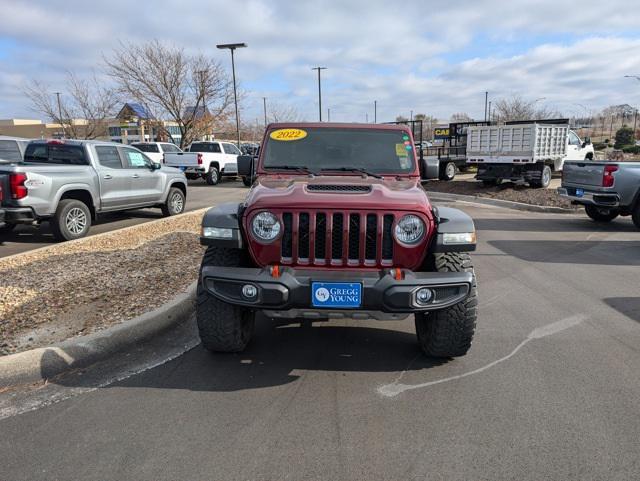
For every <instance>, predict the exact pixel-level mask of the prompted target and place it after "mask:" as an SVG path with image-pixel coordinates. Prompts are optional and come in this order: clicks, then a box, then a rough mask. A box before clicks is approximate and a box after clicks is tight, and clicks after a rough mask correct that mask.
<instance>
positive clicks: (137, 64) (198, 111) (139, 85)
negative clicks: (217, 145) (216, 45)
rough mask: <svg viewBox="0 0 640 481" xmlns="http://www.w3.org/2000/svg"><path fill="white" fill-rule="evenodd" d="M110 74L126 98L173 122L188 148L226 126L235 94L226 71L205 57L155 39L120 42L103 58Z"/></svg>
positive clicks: (181, 142) (156, 115)
mask: <svg viewBox="0 0 640 481" xmlns="http://www.w3.org/2000/svg"><path fill="white" fill-rule="evenodd" d="M105 63H106V65H107V69H108V73H109V75H110V76H111V77H112V78H113V79H114V80H115V82H116V84H117V85H118V90H119V92H120V93H121V94H122V95H123V96H127V97H128V98H130V99H133V100H135V101H137V102H138V103H140V104H142V105H143V106H144V107H145V108H146V109H147V111H148V112H149V113H150V114H151V115H153V116H155V117H156V118H164V119H167V120H172V121H174V122H175V123H176V124H177V126H178V128H179V129H180V133H181V135H182V138H181V140H180V145H181V146H182V147H185V146H187V145H189V144H190V143H191V142H193V141H194V140H197V139H199V138H201V137H202V136H203V135H206V134H210V133H211V132H213V130H214V129H215V128H216V127H217V126H219V125H222V124H224V122H225V121H226V120H227V118H228V117H229V113H230V112H229V111H230V108H229V107H230V106H231V103H232V101H233V90H232V88H231V81H230V79H229V75H228V74H227V72H226V71H225V70H224V69H223V68H222V67H221V66H220V64H219V63H218V62H215V61H213V60H212V59H210V58H207V57H205V56H204V55H188V54H187V53H185V51H184V50H183V49H182V48H179V47H174V46H168V45H165V44H162V43H161V42H159V41H158V40H153V41H151V42H147V43H144V44H141V45H137V44H128V43H121V44H120V46H119V47H118V48H116V49H114V51H113V52H112V54H111V56H110V57H106V58H105Z"/></svg>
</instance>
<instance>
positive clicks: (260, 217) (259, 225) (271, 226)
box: [251, 212, 280, 242]
mask: <svg viewBox="0 0 640 481" xmlns="http://www.w3.org/2000/svg"><path fill="white" fill-rule="evenodd" d="M251 231H252V232H253V236H254V237H255V238H256V239H257V240H259V241H261V242H271V241H272V240H274V239H275V238H276V237H278V234H280V221H279V220H278V218H277V217H276V216H275V215H273V214H272V213H271V212H260V213H259V214H256V215H255V216H254V217H253V220H252V221H251Z"/></svg>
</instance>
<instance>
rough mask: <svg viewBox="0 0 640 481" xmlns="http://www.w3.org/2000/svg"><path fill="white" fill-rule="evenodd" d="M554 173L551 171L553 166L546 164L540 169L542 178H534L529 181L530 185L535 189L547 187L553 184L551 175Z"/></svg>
mask: <svg viewBox="0 0 640 481" xmlns="http://www.w3.org/2000/svg"><path fill="white" fill-rule="evenodd" d="M552 175H553V173H552V172H551V167H549V166H548V165H545V166H543V167H542V169H540V180H532V181H531V182H529V185H531V187H533V188H535V189H542V188H544V189H546V188H547V187H549V184H551V176H552Z"/></svg>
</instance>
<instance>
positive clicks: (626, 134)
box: [614, 125, 635, 149]
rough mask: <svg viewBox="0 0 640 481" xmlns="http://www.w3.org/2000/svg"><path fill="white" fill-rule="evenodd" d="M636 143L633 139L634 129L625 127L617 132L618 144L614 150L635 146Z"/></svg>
mask: <svg viewBox="0 0 640 481" xmlns="http://www.w3.org/2000/svg"><path fill="white" fill-rule="evenodd" d="M634 143H635V139H634V138H633V129H632V128H630V127H627V126H626V125H623V126H622V127H621V128H620V129H618V131H617V132H616V143H615V144H614V148H616V149H621V148H623V147H624V146H626V145H633V144H634Z"/></svg>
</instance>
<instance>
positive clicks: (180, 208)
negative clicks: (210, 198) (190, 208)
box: [161, 187, 186, 217]
mask: <svg viewBox="0 0 640 481" xmlns="http://www.w3.org/2000/svg"><path fill="white" fill-rule="evenodd" d="M185 204H186V199H185V196H184V192H182V191H181V190H180V189H179V188H177V187H171V189H169V195H167V201H166V202H165V203H164V204H162V207H161V209H162V215H163V216H165V217H170V216H172V215H178V214H182V213H183V212H184V207H185Z"/></svg>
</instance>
